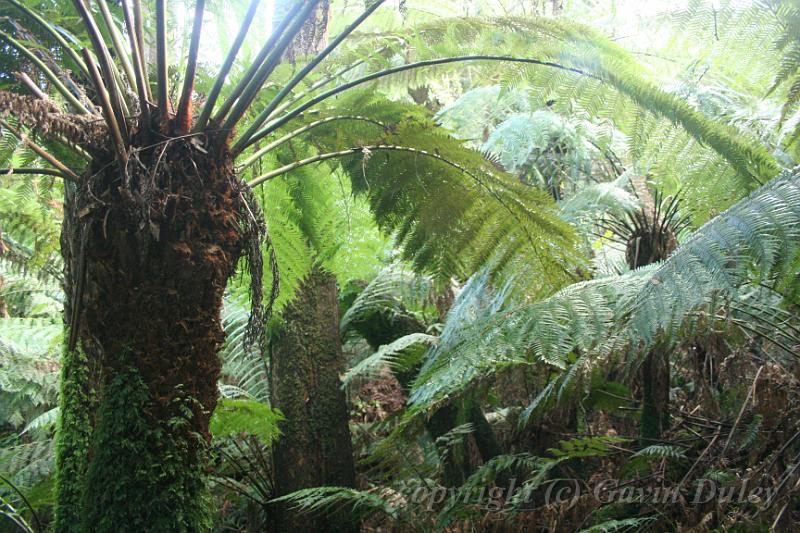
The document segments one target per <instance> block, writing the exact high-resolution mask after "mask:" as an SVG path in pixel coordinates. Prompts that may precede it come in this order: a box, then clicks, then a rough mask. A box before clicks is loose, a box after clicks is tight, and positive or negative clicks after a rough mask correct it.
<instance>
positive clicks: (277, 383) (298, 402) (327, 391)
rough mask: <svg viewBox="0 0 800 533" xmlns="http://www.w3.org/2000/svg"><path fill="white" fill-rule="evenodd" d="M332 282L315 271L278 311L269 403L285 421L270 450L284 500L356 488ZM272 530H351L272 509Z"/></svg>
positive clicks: (341, 517) (348, 525) (339, 520)
mask: <svg viewBox="0 0 800 533" xmlns="http://www.w3.org/2000/svg"><path fill="white" fill-rule="evenodd" d="M337 296H338V291H337V287H336V278H335V277H334V276H333V275H332V274H330V273H327V272H324V271H323V270H321V269H320V268H318V267H315V268H314V269H313V270H312V271H311V273H310V274H309V275H308V277H307V278H306V280H305V281H304V282H303V284H302V286H301V287H300V289H299V290H298V292H297V294H296V296H295V298H294V300H293V301H292V303H291V304H290V305H289V306H288V307H287V308H286V310H285V311H284V312H283V325H282V327H281V328H280V330H279V331H278V332H277V333H275V334H274V335H273V337H272V340H271V343H270V345H271V349H270V363H271V371H272V381H273V385H272V403H273V406H274V407H276V408H278V409H280V410H281V411H282V412H283V414H284V416H285V417H286V421H285V422H284V423H282V424H281V432H282V436H281V437H280V439H278V441H277V443H276V445H275V485H276V487H275V489H276V492H277V494H278V495H280V496H283V495H286V494H289V493H291V492H294V491H297V490H300V489H305V488H310V487H318V486H323V485H332V486H339V487H355V462H354V460H353V447H352V443H351V440H350V428H349V414H348V409H347V400H346V397H345V393H344V390H342V386H341V381H340V379H339V376H340V374H341V373H342V372H344V369H345V361H344V355H343V353H342V343H341V340H340V338H339V306H338V298H337ZM276 518H277V520H276V522H277V530H278V531H281V532H283V531H291V532H309V533H311V532H318V531H337V532H338V531H342V532H347V531H358V529H359V526H358V524H357V523H353V521H352V519H351V518H349V517H348V516H347V515H346V513H337V514H334V515H330V516H325V517H309V516H300V515H297V514H294V513H292V512H290V511H289V510H288V509H287V508H286V507H278V508H277V517H276Z"/></svg>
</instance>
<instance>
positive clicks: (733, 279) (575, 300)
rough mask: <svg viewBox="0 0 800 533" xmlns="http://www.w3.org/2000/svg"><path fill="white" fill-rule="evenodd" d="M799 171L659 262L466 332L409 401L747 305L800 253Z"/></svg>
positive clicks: (446, 346) (642, 341)
mask: <svg viewBox="0 0 800 533" xmlns="http://www.w3.org/2000/svg"><path fill="white" fill-rule="evenodd" d="M797 205H800V170H798V171H795V172H792V173H790V172H787V173H785V174H784V175H783V176H782V177H781V178H780V179H777V180H774V181H773V182H771V183H770V184H768V185H766V186H764V187H762V188H760V189H759V190H757V191H755V192H754V193H753V194H752V195H751V196H750V197H748V198H746V199H745V200H742V201H741V202H739V203H737V204H736V205H734V206H733V207H732V208H730V209H729V210H728V211H726V212H725V213H723V214H722V215H720V216H719V217H717V218H715V219H713V220H711V221H710V222H708V223H707V224H706V225H704V226H703V227H701V228H700V229H698V230H697V231H696V232H695V233H694V234H693V235H692V236H691V237H689V238H688V239H687V240H686V241H685V242H684V243H683V244H681V245H680V246H679V247H678V249H677V250H676V251H675V252H674V254H673V255H672V256H671V257H670V258H669V259H667V260H666V261H664V262H663V263H661V264H657V265H651V266H649V267H645V268H641V269H638V270H635V271H632V272H629V273H626V274H623V275H621V276H616V277H611V278H603V279H598V280H593V281H588V282H583V283H579V284H576V285H572V286H569V287H567V288H565V289H563V290H562V291H560V292H558V293H556V294H555V295H554V296H553V297H550V298H547V299H544V300H540V301H537V302H534V303H531V304H527V305H522V306H519V307H517V308H515V309H513V308H512V309H509V310H508V311H505V312H499V313H495V314H493V315H490V316H488V317H478V318H477V319H476V320H474V321H473V322H472V323H470V324H468V325H466V326H465V327H462V328H461V331H462V334H461V335H459V337H458V339H457V340H456V342H451V343H447V342H444V340H443V341H442V342H440V345H439V346H437V347H436V348H435V349H434V350H432V351H431V353H429V355H428V357H427V361H426V363H425V366H424V367H423V371H422V372H421V374H420V377H419V378H418V380H417V382H416V383H415V387H414V390H413V391H412V393H411V395H410V401H411V402H412V404H416V405H420V406H425V405H429V404H430V403H432V402H435V401H437V400H439V399H441V398H443V397H445V396H448V395H452V394H455V393H458V392H459V391H462V390H464V388H466V387H468V386H469V385H470V384H471V383H473V382H474V381H475V380H478V379H481V378H482V377H485V376H487V375H491V374H494V373H496V372H499V371H500V370H502V369H503V368H505V367H508V366H519V365H530V364H533V363H534V362H537V361H540V362H544V363H546V364H548V365H550V366H551V367H554V368H557V369H561V370H565V369H566V368H567V366H568V365H567V361H568V356H569V354H571V353H573V352H575V351H580V353H582V354H591V356H592V358H602V357H604V356H606V355H609V354H611V353H625V352H626V350H630V349H632V350H634V351H636V350H641V349H645V348H647V347H648V346H652V345H654V343H656V342H657V341H658V339H659V338H662V337H664V336H666V338H668V339H670V340H671V341H672V342H678V341H679V340H680V338H681V337H680V335H681V331H682V329H681V327H682V326H683V325H684V324H685V322H686V321H687V320H691V318H692V317H696V316H697V313H698V312H700V311H703V310H705V312H706V313H710V314H711V315H712V316H713V314H714V313H716V312H717V311H718V307H719V306H725V305H727V303H728V302H736V301H738V300H739V299H741V298H742V297H744V295H745V292H746V291H745V292H742V290H741V289H743V288H747V287H748V286H752V283H754V282H756V283H762V284H770V283H776V282H778V281H779V280H781V279H782V278H783V276H784V275H785V272H786V269H787V268H791V265H793V264H794V260H795V258H796V256H797V254H798V246H800V244H798V243H800V233H798V232H800V211H798V209H797V207H796V206H797Z"/></svg>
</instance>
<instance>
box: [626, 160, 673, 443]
mask: <svg viewBox="0 0 800 533" xmlns="http://www.w3.org/2000/svg"><path fill="white" fill-rule="evenodd" d="M632 182H633V186H634V188H635V190H636V193H637V195H638V196H639V199H640V200H641V201H642V203H643V204H644V212H645V216H647V217H648V219H649V222H650V225H651V226H657V225H658V224H660V223H661V221H660V220H655V213H656V210H655V200H654V198H653V196H652V195H651V194H650V191H649V190H648V189H647V185H646V183H645V179H644V177H642V176H639V177H636V178H634V179H633V180H632ZM665 231H669V228H662V231H660V232H656V233H655V234H653V235H649V236H648V237H649V239H650V241H652V242H649V241H648V242H644V240H645V239H643V238H641V237H640V238H637V239H636V240H635V241H632V242H630V243H628V247H627V250H626V259H627V261H628V266H630V268H632V269H633V268H638V267H641V266H645V265H648V264H652V263H655V262H658V261H662V260H664V259H666V258H667V257H668V256H669V255H670V254H671V253H672V252H673V251H674V249H675V247H676V246H677V242H676V241H675V237H674V235H672V238H671V239H667V238H664V236H663V235H662V234H663V233H664V232H665ZM664 243H666V244H664ZM645 248H646V249H647V250H650V251H649V252H646V253H645V252H644V250H645ZM669 388H670V368H669V350H668V349H667V348H666V347H664V346H656V347H654V348H653V349H651V350H650V351H649V352H648V353H647V355H646V356H645V359H644V362H643V363H642V419H641V424H640V440H641V442H642V444H647V443H652V442H654V441H657V440H658V439H659V438H660V437H661V434H662V432H663V431H664V430H666V429H667V428H668V427H669V419H670V416H669Z"/></svg>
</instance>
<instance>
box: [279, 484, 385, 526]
mask: <svg viewBox="0 0 800 533" xmlns="http://www.w3.org/2000/svg"><path fill="white" fill-rule="evenodd" d="M272 501H273V502H275V503H287V504H289V505H290V506H292V508H294V509H296V510H297V511H298V512H301V513H309V514H313V513H328V512H332V511H337V510H340V509H346V510H347V512H348V515H349V516H353V517H356V518H363V517H366V516H368V515H371V514H374V513H379V514H383V515H386V516H388V517H391V518H397V517H398V515H399V513H400V509H399V508H398V507H396V506H395V505H393V504H392V503H391V502H390V501H388V500H386V499H385V498H382V497H381V496H380V495H378V494H375V493H374V492H367V491H360V490H356V489H351V488H347V487H314V488H310V489H303V490H298V491H296V492H293V493H291V494H287V495H286V496H281V497H280V498H276V499H274V500H272Z"/></svg>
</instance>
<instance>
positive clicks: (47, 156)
mask: <svg viewBox="0 0 800 533" xmlns="http://www.w3.org/2000/svg"><path fill="white" fill-rule="evenodd" d="M0 127H3V128H5V129H7V130H8V131H10V132H11V133H12V134H13V135H14V136H15V137H17V138H18V139H19V140H20V141H22V142H23V143H24V144H25V145H26V146H27V147H28V148H30V149H31V150H33V151H34V152H36V155H38V156H39V157H41V158H42V159H44V160H45V161H47V162H48V163H50V164H51V165H53V166H54V167H56V168H57V169H58V170H59V172H61V174H63V175H64V176H66V177H67V178H69V179H71V180H72V181H78V179H79V178H78V175H77V174H75V173H74V172H73V171H72V170H70V169H69V167H67V166H66V165H65V164H64V163H62V162H61V161H59V160H58V159H56V158H55V157H54V156H53V155H52V154H51V153H50V152H48V151H47V150H45V149H44V148H42V147H41V146H39V145H38V144H36V143H35V142H33V141H32V140H30V138H28V136H27V135H25V134H24V133H23V132H21V131H20V130H19V129H17V128H15V127H14V126H12V125H11V124H9V123H8V122H6V121H5V120H3V119H0Z"/></svg>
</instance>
